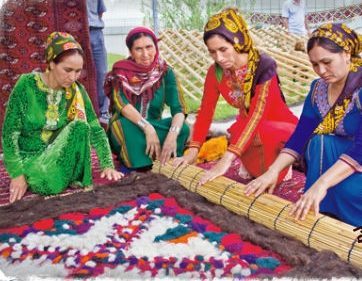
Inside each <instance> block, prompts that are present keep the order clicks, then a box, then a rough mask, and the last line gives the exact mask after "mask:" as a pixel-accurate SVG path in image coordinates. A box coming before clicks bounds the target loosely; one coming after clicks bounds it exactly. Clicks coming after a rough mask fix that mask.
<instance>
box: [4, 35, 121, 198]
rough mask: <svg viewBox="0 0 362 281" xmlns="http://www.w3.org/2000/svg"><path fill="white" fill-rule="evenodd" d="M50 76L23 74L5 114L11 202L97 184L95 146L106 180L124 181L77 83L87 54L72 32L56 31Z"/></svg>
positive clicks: (50, 40)
mask: <svg viewBox="0 0 362 281" xmlns="http://www.w3.org/2000/svg"><path fill="white" fill-rule="evenodd" d="M46 61H47V63H48V65H47V71H46V72H44V73H40V72H35V73H28V74H23V75H22V76H21V77H20V78H19V80H18V81H17V83H16V85H15V87H14V89H13V91H12V93H11V95H10V98H9V102H8V105H7V109H6V115H5V120H4V126H3V135H2V145H3V151H4V164H5V167H6V170H7V171H8V173H9V175H10V177H11V182H10V202H14V201H15V200H19V199H21V198H22V197H23V195H24V194H25V192H26V190H27V188H28V187H29V189H30V190H31V191H32V192H35V193H39V194H42V195H52V194H57V193H60V192H62V191H63V190H64V189H65V188H66V187H67V186H68V185H70V184H74V185H78V186H80V187H87V186H90V185H91V184H92V171H91V146H93V147H94V148H95V150H96V153H97V155H98V158H99V161H100V166H101V169H102V170H103V171H102V174H101V176H102V177H106V178H108V179H113V180H119V179H120V178H121V177H122V176H123V175H122V174H121V173H119V172H117V171H116V170H114V169H113V162H112V157H111V151H110V147H109V144H108V140H107V136H106V134H105V132H104V130H103V129H102V127H101V126H100V124H99V123H98V119H97V116H96V115H95V113H94V110H93V107H92V104H91V101H90V99H89V97H88V94H87V92H86V91H85V89H84V87H83V86H82V85H81V84H80V83H78V82H77V79H78V78H79V76H80V74H81V71H82V68H83V61H84V59H83V51H82V48H81V46H80V45H79V44H78V42H76V41H75V40H74V38H73V37H72V36H71V35H70V34H67V33H63V32H53V33H52V34H50V35H49V37H48V40H47V47H46Z"/></svg>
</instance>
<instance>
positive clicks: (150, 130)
mask: <svg viewBox="0 0 362 281" xmlns="http://www.w3.org/2000/svg"><path fill="white" fill-rule="evenodd" d="M144 133H145V135H146V151H145V153H146V154H147V155H148V156H149V157H150V158H151V159H153V158H154V157H155V158H156V159H159V157H160V154H161V146H160V140H159V139H158V136H157V133H156V130H155V128H154V127H153V126H152V125H151V124H147V125H146V126H145V128H144Z"/></svg>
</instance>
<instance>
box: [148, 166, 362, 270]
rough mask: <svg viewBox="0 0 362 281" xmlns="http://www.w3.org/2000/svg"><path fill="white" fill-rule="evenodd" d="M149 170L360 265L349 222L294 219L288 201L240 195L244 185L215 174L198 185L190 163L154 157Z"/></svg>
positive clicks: (198, 172)
mask: <svg viewBox="0 0 362 281" xmlns="http://www.w3.org/2000/svg"><path fill="white" fill-rule="evenodd" d="M152 171H153V172H154V173H159V174H163V175H165V176H167V177H168V178H171V179H174V180H176V181H178V182H179V183H180V184H181V185H182V186H184V187H185V188H186V189H187V190H189V191H191V192H196V193H198V194H200V195H201V196H203V197H205V198H206V199H207V200H209V201H211V202H213V203H215V204H218V205H222V206H224V207H225V208H227V209H228V210H230V211H232V212H234V213H236V214H240V215H243V216H246V217H247V218H249V219H250V220H253V221H255V222H257V223H261V224H263V225H264V226H266V227H268V228H270V229H273V230H277V231H280V232H282V233H284V234H286V235H288V236H291V237H294V238H296V239H298V240H300V241H302V242H303V243H304V244H305V245H307V246H309V247H312V248H315V249H317V250H319V251H320V250H331V251H333V252H335V253H336V254H337V255H338V256H340V257H341V258H342V259H343V260H346V261H348V262H350V263H352V264H354V265H356V266H359V267H361V266H362V244H361V243H358V239H357V237H358V234H359V233H357V232H354V231H353V229H354V227H353V226H351V225H349V224H346V223H343V222H341V221H338V220H336V219H333V218H330V217H328V216H325V215H319V216H316V217H315V216H314V215H313V214H312V213H309V214H308V215H307V217H306V219H305V220H304V221H296V220H294V219H293V218H292V217H290V216H289V215H288V213H289V211H290V208H291V206H292V203H291V202H290V201H287V200H285V199H282V198H279V197H277V196H274V195H271V194H266V193H264V194H261V195H260V196H258V197H255V196H254V195H251V196H249V197H247V196H245V195H244V189H245V185H243V184H241V183H238V182H236V181H233V180H231V179H228V178H226V177H218V178H216V179H214V180H213V181H210V182H207V183H206V184H204V185H202V186H199V187H198V185H197V183H198V181H199V180H200V178H201V177H202V175H203V174H204V172H205V170H203V169H201V168H199V167H197V166H194V165H186V166H182V167H177V168H175V167H173V166H172V165H170V164H166V165H162V166H161V165H160V162H159V161H155V162H154V164H153V168H152ZM206 172H207V171H206Z"/></svg>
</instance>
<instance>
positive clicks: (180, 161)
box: [172, 147, 199, 168]
mask: <svg viewBox="0 0 362 281" xmlns="http://www.w3.org/2000/svg"><path fill="white" fill-rule="evenodd" d="M198 154H199V150H198V149H197V148H195V147H191V148H189V149H188V152H187V154H185V155H183V156H182V157H176V158H175V159H174V160H173V162H172V165H173V166H174V167H176V168H177V167H178V166H184V165H187V164H192V163H194V162H195V161H196V159H197V155H198Z"/></svg>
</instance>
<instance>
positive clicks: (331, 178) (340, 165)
mask: <svg viewBox="0 0 362 281" xmlns="http://www.w3.org/2000/svg"><path fill="white" fill-rule="evenodd" d="M354 172H355V170H354V169H353V167H351V166H350V165H348V164H347V163H346V162H344V161H342V160H337V162H336V163H334V164H333V166H332V167H330V168H329V169H328V170H327V171H326V172H325V173H324V174H323V175H321V176H320V177H319V179H318V180H317V181H318V182H320V183H323V184H324V185H325V186H326V187H327V188H330V187H332V186H335V185H336V184H338V183H340V182H341V181H343V180H344V179H346V178H347V177H349V176H350V175H352V174H353V173H354Z"/></svg>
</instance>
